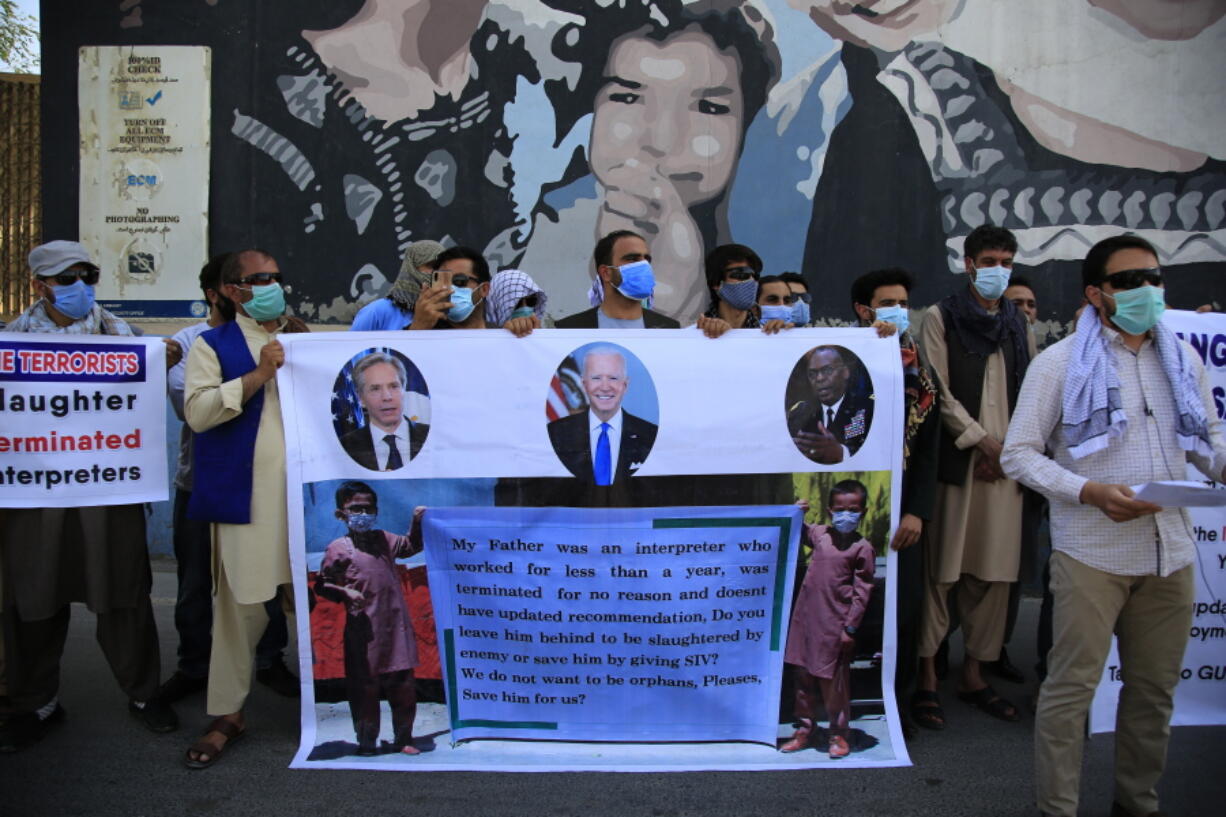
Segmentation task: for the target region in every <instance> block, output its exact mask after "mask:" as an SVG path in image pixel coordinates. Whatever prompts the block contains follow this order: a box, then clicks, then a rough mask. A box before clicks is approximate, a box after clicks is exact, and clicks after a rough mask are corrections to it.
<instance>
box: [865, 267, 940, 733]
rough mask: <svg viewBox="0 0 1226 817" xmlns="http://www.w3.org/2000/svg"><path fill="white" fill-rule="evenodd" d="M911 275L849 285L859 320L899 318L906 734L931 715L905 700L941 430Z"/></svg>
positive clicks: (899, 665)
mask: <svg viewBox="0 0 1226 817" xmlns="http://www.w3.org/2000/svg"><path fill="white" fill-rule="evenodd" d="M911 288H912V278H911V274H910V273H908V272H907V271H906V270H903V269H898V268H893V269H882V270H875V271H873V272H869V273H867V274H865V275H861V276H860V277H859V278H857V279H856V280H855V281H854V282H853V283H852V285H851V304H852V309H854V310H855V313H856V320H857V321H858V322H859V324H860V325H861V326H873V325H875V324H877V323H878V322H885V323H890V324H893V325H894V326H895V327H896V328H897V331H898V346H899V351H900V353H901V357H902V370H903V396H904V398H905V399H906V407H905V413H904V415H903V436H902V439H903V460H902V462H903V477H902V499H901V501H900V510H901V511H902V517H901V518H900V519H899V522H898V527H897V529H896V530H895V531H894V539H893V541H891V542H890V547H891V548H892V549H893V550H896V551H898V571H897V577H898V581H897V587H898V591H897V599H898V604H897V606H896V608H895V609H896V610H897V613H898V615H897V622H898V625H897V626H898V653H897V654H898V661H897V662H896V664H895V670H894V693H895V696H896V697H897V700H898V701H899V704H900V705H899V712H900V713H901V716H902V722H903V734H905V735H907V736H908V737H909V736H910V735H911V734H912V733H913V732H914V729H915V726H916V721H923V720H925V719H927V718H929V717H930V716H931V715H932V714H933V711H932V708H931V707H930V706H925V705H924V703H925V700H926V699H925V700H921V699H924V698H925V696H923V695H919V694H916V695H915V697H914V698H913V699H912V705H911V707H909V708H908V707H906V706H903V705H902V702H904V701H906V700H907V699H908V697H909V696H911V695H912V693H913V692H914V690H913V687H914V685H915V680H916V676H917V672H918V669H919V654H918V652H917V650H918V649H919V632H920V628H919V624H920V617H921V615H922V613H923V605H924V551H925V538H924V536H923V533H924V526H925V524H926V523H927V522H928V520H930V519H932V515H933V511H934V509H935V506H936V493H937V487H936V482H937V480H936V475H937V444H938V442H939V441H940V437H941V413H940V398H939V393H938V390H937V386H936V378H935V377H934V376H933V374H932V369H931V367H930V366H929V365H928V362H927V361H926V360H925V359H924V356H923V354H922V353H921V352H920V349H919V345H918V344H917V343H916V342H915V339H914V338H913V337H912V334H911V332H910V331H909V328H910V320H909V318H908V314H909V307H910V298H911ZM928 725H932V723H929V724H928Z"/></svg>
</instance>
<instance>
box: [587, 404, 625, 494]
mask: <svg viewBox="0 0 1226 817" xmlns="http://www.w3.org/2000/svg"><path fill="white" fill-rule="evenodd" d="M602 422H607V423H608V424H609V481H610V482H612V481H613V480H614V479H615V478H616V477H617V452H618V451H620V450H621V445H622V410H621V409H618V410H617V414H614V415H613V416H612V417H610V418H609V419H608V420H601V419H600V418H599V417H597V416H596V413H595V412H593V411H592V410H591V409H588V411H587V427H588V441H589V444H590V446H591V447H590V448H589V449H588V450H589V451H591V452H592V467H593V473H594V472H595V466H596V442H597V441H598V440H599V439H600V424H601V423H602Z"/></svg>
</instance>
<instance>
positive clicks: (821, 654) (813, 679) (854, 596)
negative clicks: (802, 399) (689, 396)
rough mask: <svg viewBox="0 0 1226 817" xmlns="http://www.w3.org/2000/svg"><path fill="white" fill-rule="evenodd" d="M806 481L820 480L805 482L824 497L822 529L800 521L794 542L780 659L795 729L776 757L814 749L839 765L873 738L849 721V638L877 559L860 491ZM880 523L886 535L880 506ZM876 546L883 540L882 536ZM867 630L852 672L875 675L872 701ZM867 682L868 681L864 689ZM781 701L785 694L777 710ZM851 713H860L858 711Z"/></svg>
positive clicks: (852, 484) (854, 646)
mask: <svg viewBox="0 0 1226 817" xmlns="http://www.w3.org/2000/svg"><path fill="white" fill-rule="evenodd" d="M797 476H798V479H797V483H798V487H799V483H802V482H804V481H806V480H803V479H802V478H801V477H803V476H811V475H797ZM812 476H820V477H821V479H818V480H813V482H814V483H818V486H817V487H818V491H817V493H819V494H821V495H823V496H825V498H826V499H825V501H824V502H823V505H822V507H823V511H822V512H821V513H820V514H819V518H821V519H823V520H824V524H807V523H806V524H805V526H804V530H803V534H802V537H801V555H800V560H801V569H800V570H798V571H797V587H798V590H797V592H796V595H795V597H794V602H793V606H792V618H791V626H790V628H789V630H788V643H787V650H786V652H785V653H784V661H786V662H787V663H788V665H789V669H790V671H791V673H790V674H791V680H792V683H793V687H794V691H793V694H792V700H793V702H794V705H793V714H794V716H795V719H796V723H797V729H796V732H795V734H794V735H793V736H792V738H791V739H790V740H789V741H787V742H786V743H784V744H783V745H782V746H781V747H780V751H782V752H789V753H790V752H798V751H801V750H804V749H806V748H808V747H809V746H814V747H816V748H818V750H819V751H820V750H821V749H822V748H826V749H827V750H828V753H829V756H830V758H831V759H839V758H843V757H846V756H847V755H848V754H850V753H851V752H853V751H863V750H864V749H866V748H869V747H871V746H872V745H874V744H875V743H876V739H875V738H873V737H871V736H870V735H868V734H866V733H865V732H864V731H863V730H861V729H858V728H857V729H853V728H852V726H851V721H852V692H853V688H852V665H853V663H855V662H856V661H857V658H858V657H859V655H860V653H861V651H862V649H863V647H862V646H861V644H860V643H859V642H858V640H857V637H858V635H859V633H860V630H861V628H862V627H863V626H864V624H865V618H866V614H867V613H868V611H869V605H870V602H871V601H873V600H874V596H875V595H876V596H877V598H878V599H879V598H880V593H879V592H877V587H876V582H875V575H874V574H875V571H876V561H877V555H876V552H875V548H874V546H873V544H872V543H871V542H870V541H869V539H868V538H866V536H867V534H868V532H869V531H871V528H870V525H869V522H870V519H869V517H868V516H867V514H866V512H867V511H868V509H869V506H870V501H869V489H868V487H867V486H866V485H865V484H864V483H863V482H861V481H859V480H857V479H848V478H846V477H845V475H841V474H839V475H836V474H821V475H812ZM867 476H885V477H886V478H887V480H886V486H887V491H888V484H889V483H888V477H889V475H888V474H881V475H877V474H869V475H867ZM835 479H837V481H835ZM874 481H877V480H874ZM827 486H828V487H827ZM806 487H807V486H806ZM822 488H825V490H822ZM878 501H879V502H880V497H878ZM798 504H800V506H801V507H802V508H804V509H805V511H806V512H808V511H809V509H810V503H809V500H808V499H807V498H804V497H803V496H802V498H801V499H800V500H798ZM881 521H884V522H885V523H886V525H887V527H886V531H888V522H889V510H888V503H887V504H886V507H885V516H884V519H882V520H881ZM883 533H884V532H883ZM881 541H883V542H884V536H883V537H882V539H881ZM883 561H884V560H883ZM881 609H882V605H881V603H880V602H879V601H878V603H877V605H876V610H875V611H874V612H875V613H876V614H877V615H878V616H879V615H880V612H881ZM873 624H875V625H877V626H876V628H875V630H876V632H871V634H870V633H866V635H868V638H867V639H866V642H867V643H866V644H865V646H867V647H868V648H869V659H868V661H867V662H860V669H862V670H867V671H868V673H869V674H870V676H872V675H875V676H876V677H875V684H876V690H875V691H873V692H870V693H868V694H869V695H870V696H871V697H872V699H873V702H874V703H875V702H876V701H877V700H879V699H880V695H881V687H880V684H881V676H880V644H881V641H880V635H881V633H880V619H879V618H878V620H877V621H876V622H873ZM865 663H867V665H868V666H867V667H865V666H864V664H865ZM874 670H876V672H874ZM873 682H874V681H873V680H869V684H872V683H873ZM861 686H862V687H863V686H864V684H863V683H862V684H861ZM819 690H820V701H821V703H822V704H823V705H824V708H825V711H826V714H827V719H828V721H829V727H828V729H827V730H826V731H825V734H824V735H823V734H821V733H820V730H818V729H817V727H816V713H817V711H818V708H817V702H818V700H819V697H818V693H819ZM788 703H789V701H788V700H787V696H786V695H785V700H784V706H785V707H786V706H787V705H788ZM872 710H873V711H874V714H875V715H876V716H877V717H880V715H881V714H882V712H881V710H880V707H875V706H874V707H872ZM859 714H864V708H863V706H862V708H861V709H860V711H859Z"/></svg>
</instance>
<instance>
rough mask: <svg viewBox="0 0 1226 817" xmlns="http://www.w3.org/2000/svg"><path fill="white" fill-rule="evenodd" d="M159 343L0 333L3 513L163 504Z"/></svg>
mask: <svg viewBox="0 0 1226 817" xmlns="http://www.w3.org/2000/svg"><path fill="white" fill-rule="evenodd" d="M165 354H166V353H165V346H164V344H163V343H162V341H161V339H160V338H153V339H150V340H143V339H140V338H104V337H93V336H73V337H72V338H71V339H69V338H58V337H55V338H52V339H48V338H47V336H45V335H42V336H40V335H31V334H18V333H0V507H5V508H21V507H30V506H34V507H45V508H60V507H74V506H78V505H118V504H126V503H131V502H157V501H161V500H164V499H166V495H167V475H166V363H165V361H166V357H165Z"/></svg>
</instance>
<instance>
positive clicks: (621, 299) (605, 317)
mask: <svg viewBox="0 0 1226 817" xmlns="http://www.w3.org/2000/svg"><path fill="white" fill-rule="evenodd" d="M592 260H593V261H594V262H595V264H596V277H597V283H598V285H597V284H593V288H592V289H593V293H594V294H595V295H596V296H597V300H598V301H599V305H598V306H595V307H593V308H591V309H588V310H586V311H584V312H578V313H576V314H574V315H568V316H567V317H565V318H562V319H561V320H559V321H558V322H557V323H556V324H555V326H557V327H558V328H559V329H676V328H678V327H679V326H680V324H678V323H677V322H676V321H675V320H673V319H672V318H670V317H668V316H667V315H661V314H660V313H658V312H653V311H652V310H650V309H647V308H646V307H644V306H643V302H644V301H646V300H648V299H650V298H651V296H652V293H653V292H654V291H655V275H654V274H653V272H652V270H651V251H650V250H649V249H648V248H647V242H646V241H645V240H643V237H642V236H641V235H639V234H638V233H635V232H631V231H630V230H615V231H614V232H611V233H609V234H608V235H606V236H605V237H604V238H602V239H600V241H598V242H596V249H595V250H594V251H593V252H592Z"/></svg>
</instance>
